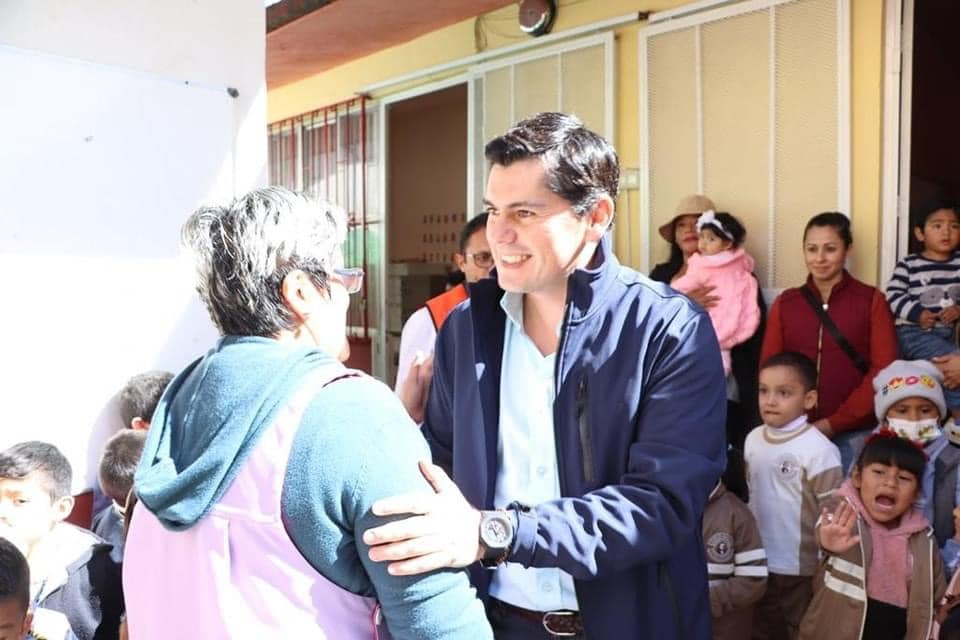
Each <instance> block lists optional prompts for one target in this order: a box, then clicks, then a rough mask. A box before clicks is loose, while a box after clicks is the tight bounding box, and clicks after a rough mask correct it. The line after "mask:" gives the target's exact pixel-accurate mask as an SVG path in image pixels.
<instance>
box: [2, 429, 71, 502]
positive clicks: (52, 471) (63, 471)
mask: <svg viewBox="0 0 960 640" xmlns="http://www.w3.org/2000/svg"><path fill="white" fill-rule="evenodd" d="M34 472H39V473H41V474H43V484H44V485H45V488H46V490H47V493H49V494H50V499H51V500H59V499H60V498H63V497H66V496H69V495H70V485H71V484H72V483H73V468H72V467H71V466H70V461H69V460H67V458H66V456H64V455H63V454H62V453H60V450H59V449H57V448H56V447H55V446H53V445H52V444H50V443H48V442H40V441H38V440H31V441H29V442H21V443H19V444H15V445H13V446H12V447H10V448H9V449H7V450H6V451H3V452H0V478H3V479H5V480H23V479H24V478H26V477H27V476H28V475H30V474H31V473H34Z"/></svg>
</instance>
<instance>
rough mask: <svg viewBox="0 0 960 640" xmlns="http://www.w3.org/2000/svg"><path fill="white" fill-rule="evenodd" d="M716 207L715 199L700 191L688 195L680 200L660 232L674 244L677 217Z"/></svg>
mask: <svg viewBox="0 0 960 640" xmlns="http://www.w3.org/2000/svg"><path fill="white" fill-rule="evenodd" d="M716 208H717V207H716V205H714V204H713V200H711V199H710V198H708V197H707V196H704V195H700V194H698V193H695V194H693V195H689V196H686V197H685V198H683V199H681V200H680V202H679V204H677V208H676V210H675V211H674V212H673V217H672V218H670V221H669V222H665V223H664V224H662V225H660V228H659V229H658V231H659V232H660V237H661V238H663V239H664V240H666V241H667V242H669V243H671V244H672V243H673V225H674V224H676V222H677V218H679V217H681V216H690V215H695V216H696V215H700V214H701V213H703V212H704V211H708V210H710V209H713V210H716Z"/></svg>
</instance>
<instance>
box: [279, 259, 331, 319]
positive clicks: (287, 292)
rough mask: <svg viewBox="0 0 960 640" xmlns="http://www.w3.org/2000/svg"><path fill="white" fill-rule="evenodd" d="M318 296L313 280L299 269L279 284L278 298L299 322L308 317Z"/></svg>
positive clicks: (318, 292) (319, 293)
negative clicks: (279, 297) (280, 298)
mask: <svg viewBox="0 0 960 640" xmlns="http://www.w3.org/2000/svg"><path fill="white" fill-rule="evenodd" d="M319 295H321V292H320V291H319V290H318V289H317V287H316V286H315V285H314V284H313V280H311V279H310V276H309V275H307V273H306V272H305V271H302V270H301V269H294V270H293V271H291V272H290V273H288V274H287V275H286V276H284V278H283V282H281V283H280V296H281V297H282V298H283V301H284V302H285V303H286V304H287V307H289V308H290V310H291V311H293V313H294V314H295V315H296V316H297V318H298V319H299V320H300V321H301V322H302V321H304V320H306V319H307V317H309V315H310V312H311V310H312V309H313V307H314V303H315V302H316V299H317V296H319ZM328 297H329V295H328Z"/></svg>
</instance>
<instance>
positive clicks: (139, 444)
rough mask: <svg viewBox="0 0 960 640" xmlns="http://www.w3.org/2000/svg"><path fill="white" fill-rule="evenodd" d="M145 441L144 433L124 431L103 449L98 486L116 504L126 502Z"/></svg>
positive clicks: (111, 439)
mask: <svg viewBox="0 0 960 640" xmlns="http://www.w3.org/2000/svg"><path fill="white" fill-rule="evenodd" d="M146 439H147V432H146V431H143V430H136V431H135V430H133V429H124V430H123V431H120V432H118V433H115V434H114V435H113V437H112V438H110V439H109V440H108V441H107V444H106V446H105V447H104V448H103V455H102V456H101V457H100V470H99V475H100V486H101V487H102V488H103V492H104V493H106V494H107V495H108V496H110V497H111V498H112V499H113V500H114V501H116V502H117V504H120V505H123V504H125V503H126V501H127V494H128V493H130V487H132V486H133V474H134V473H135V472H136V470H137V465H138V464H139V463H140V455H141V454H142V453H143V443H144V442H145V441H146Z"/></svg>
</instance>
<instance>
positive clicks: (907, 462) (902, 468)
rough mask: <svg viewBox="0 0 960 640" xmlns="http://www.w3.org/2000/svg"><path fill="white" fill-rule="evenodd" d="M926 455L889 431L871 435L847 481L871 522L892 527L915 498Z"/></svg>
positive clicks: (883, 430) (884, 430)
mask: <svg viewBox="0 0 960 640" xmlns="http://www.w3.org/2000/svg"><path fill="white" fill-rule="evenodd" d="M925 465H926V456H925V455H924V453H923V451H922V450H921V449H919V448H918V447H917V446H916V445H915V444H913V443H911V442H910V441H909V440H904V439H903V438H900V437H898V436H897V435H896V434H895V433H893V432H892V431H890V430H889V429H882V430H880V431H878V432H877V433H875V434H873V435H872V436H870V437H869V438H867V441H866V442H865V443H864V445H863V449H861V450H860V456H859V457H858V458H857V463H856V464H855V465H854V467H853V470H852V471H851V473H850V481H851V482H852V483H853V486H854V487H856V488H857V490H858V491H859V492H860V501H861V502H862V503H863V506H864V508H865V509H866V510H867V514H868V515H869V516H870V517H871V518H873V520H874V521H876V522H878V523H880V524H883V525H886V526H889V527H895V526H896V525H897V524H898V523H899V522H900V516H902V515H903V514H904V513H906V512H907V510H908V509H909V508H910V507H911V506H912V505H913V502H914V500H916V498H917V493H918V491H919V490H920V478H922V477H923V467H924V466H925Z"/></svg>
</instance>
